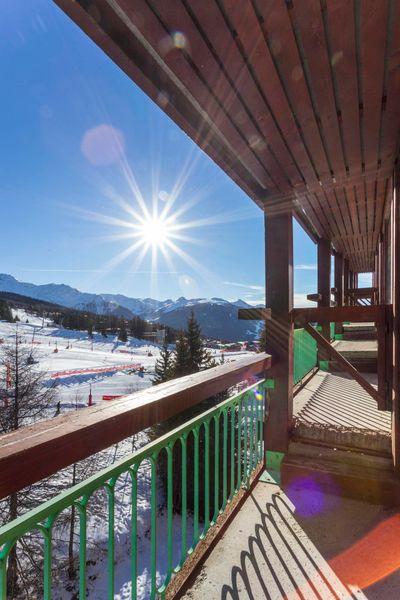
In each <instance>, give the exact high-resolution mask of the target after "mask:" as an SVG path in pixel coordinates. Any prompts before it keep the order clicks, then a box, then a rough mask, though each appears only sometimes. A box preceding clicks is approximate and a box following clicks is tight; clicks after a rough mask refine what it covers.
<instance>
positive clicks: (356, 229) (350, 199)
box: [344, 186, 360, 236]
mask: <svg viewBox="0 0 400 600" xmlns="http://www.w3.org/2000/svg"><path fill="white" fill-rule="evenodd" d="M344 193H345V195H346V198H347V203H348V206H349V212H350V218H351V223H352V226H353V233H354V235H355V236H357V235H359V234H360V223H359V220H358V214H357V200H356V195H355V192H354V186H346V187H345V188H344Z"/></svg>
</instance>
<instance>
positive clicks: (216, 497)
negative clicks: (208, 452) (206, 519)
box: [213, 413, 220, 523]
mask: <svg viewBox="0 0 400 600" xmlns="http://www.w3.org/2000/svg"><path fill="white" fill-rule="evenodd" d="M219 417H220V414H219V413H217V414H215V415H214V515H213V523H215V522H216V520H217V519H218V514H219Z"/></svg>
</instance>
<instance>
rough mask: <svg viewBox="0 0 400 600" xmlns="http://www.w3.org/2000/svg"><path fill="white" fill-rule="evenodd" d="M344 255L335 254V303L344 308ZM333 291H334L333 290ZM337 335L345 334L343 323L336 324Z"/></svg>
mask: <svg viewBox="0 0 400 600" xmlns="http://www.w3.org/2000/svg"><path fill="white" fill-rule="evenodd" d="M343 262H344V261H343V254H339V253H338V252H336V254H335V263H334V264H335V287H334V292H333V293H334V294H335V301H336V306H337V307H341V306H343V304H344V302H343V278H344V265H343ZM331 291H332V290H331ZM335 333H337V334H341V333H343V325H342V323H335Z"/></svg>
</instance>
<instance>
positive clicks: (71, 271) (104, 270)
mask: <svg viewBox="0 0 400 600" xmlns="http://www.w3.org/2000/svg"><path fill="white" fill-rule="evenodd" d="M18 270H19V271H21V272H23V273H108V271H107V269H18ZM114 273H121V274H125V275H138V274H139V275H140V274H142V275H149V274H152V273H154V271H118V270H116V271H114ZM157 273H158V274H166V275H171V274H179V273H181V271H157Z"/></svg>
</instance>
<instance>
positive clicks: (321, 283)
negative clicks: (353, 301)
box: [318, 239, 331, 340]
mask: <svg viewBox="0 0 400 600" xmlns="http://www.w3.org/2000/svg"><path fill="white" fill-rule="evenodd" d="M318 294H320V296H321V299H320V300H319V301H318V307H319V308H322V307H323V306H330V305H331V243H330V241H329V240H326V239H320V240H319V242H318ZM321 325H322V335H323V336H324V337H325V338H326V339H327V340H330V337H331V332H330V326H329V323H321Z"/></svg>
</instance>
